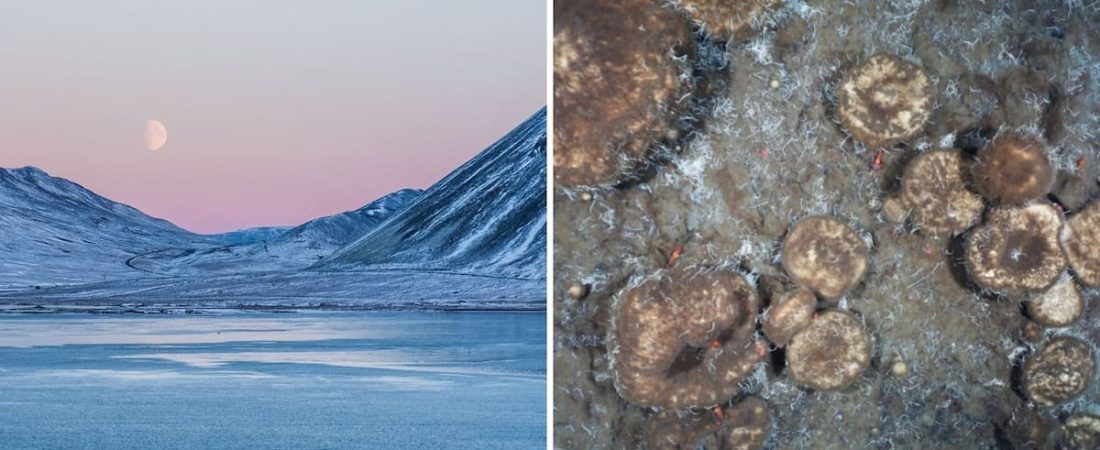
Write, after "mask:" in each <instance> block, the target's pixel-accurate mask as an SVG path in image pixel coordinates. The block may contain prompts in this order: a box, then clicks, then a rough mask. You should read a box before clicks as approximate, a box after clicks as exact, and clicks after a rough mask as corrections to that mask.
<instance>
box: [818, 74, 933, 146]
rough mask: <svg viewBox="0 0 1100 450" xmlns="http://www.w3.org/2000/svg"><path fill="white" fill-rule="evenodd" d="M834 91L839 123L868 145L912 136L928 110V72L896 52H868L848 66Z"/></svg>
mask: <svg viewBox="0 0 1100 450" xmlns="http://www.w3.org/2000/svg"><path fill="white" fill-rule="evenodd" d="M838 91H839V95H838V97H837V116H838V117H839V118H840V122H841V124H843V125H844V128H845V129H847V130H848V133H849V134H851V135H852V136H853V137H855V138H856V139H859V140H860V141H863V143H865V144H867V145H869V146H871V147H879V146H884V145H890V144H894V143H897V142H898V141H901V140H904V139H909V138H911V137H913V136H916V135H917V133H920V131H921V129H923V128H924V124H925V123H927V122H928V118H929V117H930V116H931V114H932V84H931V83H930V82H929V81H928V74H926V73H925V72H924V69H922V68H921V67H920V66H918V65H916V64H913V63H911V62H909V61H906V60H904V59H901V58H899V57H897V56H892V55H885V54H877V55H874V56H871V57H870V58H868V59H867V61H866V62H864V63H863V64H861V65H859V66H857V67H856V68H854V69H852V71H851V73H850V74H848V78H847V79H845V80H844V82H843V83H841V85H840V87H839V89H838Z"/></svg>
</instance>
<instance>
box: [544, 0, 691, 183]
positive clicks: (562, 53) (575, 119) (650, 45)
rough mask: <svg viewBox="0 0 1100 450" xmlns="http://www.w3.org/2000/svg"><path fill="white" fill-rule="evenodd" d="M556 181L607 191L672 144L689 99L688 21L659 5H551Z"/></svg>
mask: <svg viewBox="0 0 1100 450" xmlns="http://www.w3.org/2000/svg"><path fill="white" fill-rule="evenodd" d="M554 15H555V16H556V17H560V18H562V19H561V20H556V21H554V121H555V122H554V123H555V125H554V143H555V145H554V180H555V182H557V183H559V184H561V185H563V186H594V185H610V184H616V183H618V182H620V181H623V179H624V178H629V177H630V176H631V175H632V173H633V172H635V171H636V170H638V169H639V167H640V166H643V165H644V164H645V163H646V162H647V161H648V159H649V157H650V154H651V148H652V147H653V146H654V145H655V144H656V143H657V142H659V141H661V140H668V139H669V138H670V137H672V138H674V137H675V135H676V122H677V120H678V119H679V118H680V116H681V115H682V114H683V113H684V112H685V111H686V109H687V108H688V106H689V102H688V101H686V100H685V97H686V96H688V94H690V93H691V92H692V89H693V79H692V76H691V64H690V62H689V61H688V60H689V59H690V58H687V57H685V56H691V55H693V53H694V45H695V44H694V43H695V41H694V39H693V38H692V36H691V32H690V29H689V27H688V24H687V21H685V20H683V19H682V18H681V17H680V16H679V15H678V14H677V13H675V12H673V11H671V10H668V9H664V8H662V7H661V6H660V5H659V3H658V2H652V1H648V0H624V1H618V2H584V1H580V0H561V1H556V2H554Z"/></svg>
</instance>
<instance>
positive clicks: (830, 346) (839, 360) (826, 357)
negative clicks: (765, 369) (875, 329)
mask: <svg viewBox="0 0 1100 450" xmlns="http://www.w3.org/2000/svg"><path fill="white" fill-rule="evenodd" d="M870 361H871V336H870V335H869V334H868V333H867V330H866V329H864V328H863V324H862V323H860V322H859V320H856V318H855V316H852V315H851V314H850V313H847V312H844V311H840V310H827V311H822V312H820V313H818V315H817V317H816V318H814V320H813V321H812V322H810V325H809V326H807V327H806V328H804V329H803V330H802V331H799V332H798V333H796V334H795V335H794V337H793V338H792V339H791V343H790V345H788V346H787V368H788V370H789V371H790V376H791V380H793V381H794V382H795V383H798V384H801V385H804V386H809V387H812V388H814V389H821V390H835V389H840V388H843V387H845V386H847V385H848V384H850V383H851V382H852V381H855V379H856V378H857V377H859V374H860V373H862V372H863V370H864V369H866V368H867V364H868V363H869V362H870Z"/></svg>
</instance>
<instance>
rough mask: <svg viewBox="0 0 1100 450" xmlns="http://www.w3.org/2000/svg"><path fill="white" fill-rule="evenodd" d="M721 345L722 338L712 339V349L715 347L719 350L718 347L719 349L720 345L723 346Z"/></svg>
mask: <svg viewBox="0 0 1100 450" xmlns="http://www.w3.org/2000/svg"><path fill="white" fill-rule="evenodd" d="M721 346H722V341H720V340H718V339H715V340H713V341H710V348H712V349H715V350H717V349H718V347H721Z"/></svg>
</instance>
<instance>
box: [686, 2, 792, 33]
mask: <svg viewBox="0 0 1100 450" xmlns="http://www.w3.org/2000/svg"><path fill="white" fill-rule="evenodd" d="M779 3H780V1H779V0H680V6H681V7H682V8H683V9H684V12H686V13H687V15H688V17H690V18H691V21H692V22H695V23H696V24H698V25H699V26H700V27H701V28H702V29H703V30H704V31H705V32H706V33H707V34H708V35H711V36H713V37H715V38H716V39H721V40H732V41H735V42H736V41H742V40H745V39H747V38H749V37H750V36H752V35H753V34H755V32H758V31H759V29H760V28H761V26H760V25H756V26H755V27H754V25H753V24H754V22H757V21H758V20H759V18H760V16H761V15H763V14H764V13H765V12H767V11H768V10H769V9H771V8H774V7H775V6H776V5H778V4H779Z"/></svg>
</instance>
